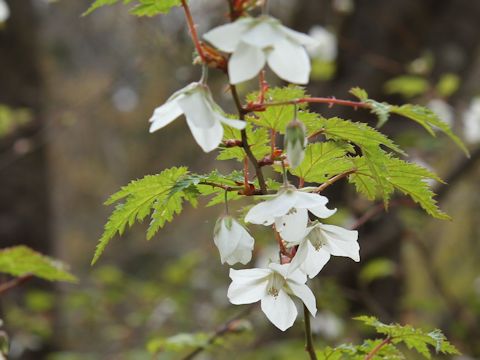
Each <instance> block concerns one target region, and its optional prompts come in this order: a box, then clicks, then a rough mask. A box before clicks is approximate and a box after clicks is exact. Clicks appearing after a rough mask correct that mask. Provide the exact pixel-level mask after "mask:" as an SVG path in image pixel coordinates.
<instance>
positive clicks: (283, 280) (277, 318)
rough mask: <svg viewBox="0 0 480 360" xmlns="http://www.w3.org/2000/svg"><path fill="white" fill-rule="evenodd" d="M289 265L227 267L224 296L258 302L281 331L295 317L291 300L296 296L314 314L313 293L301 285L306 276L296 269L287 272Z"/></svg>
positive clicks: (288, 325) (315, 307)
mask: <svg viewBox="0 0 480 360" xmlns="http://www.w3.org/2000/svg"><path fill="white" fill-rule="evenodd" d="M289 266H290V265H289V264H284V265H280V264H273V263H272V264H270V265H269V268H267V269H246V270H234V269H230V278H231V279H232V283H231V284H230V286H229V288H228V299H229V300H230V302H231V303H232V304H235V305H241V304H252V303H255V302H257V301H260V302H261V308H262V311H263V312H264V313H265V315H266V316H267V318H268V320H270V321H271V322H272V323H273V325H275V326H276V327H277V328H279V329H280V330H282V331H285V330H286V329H288V328H289V327H291V326H292V325H293V323H294V322H295V319H296V318H297V314H298V312H297V308H296V306H295V303H294V302H293V300H292V299H291V296H292V295H293V296H296V297H298V298H299V299H300V300H302V302H303V303H304V304H305V306H306V307H307V309H308V311H310V313H311V314H312V315H313V316H315V314H316V312H317V306H316V301H315V296H314V295H313V293H312V291H311V290H310V289H309V288H308V286H307V285H305V282H306V281H307V276H306V275H305V274H304V273H302V272H301V271H299V270H296V271H289Z"/></svg>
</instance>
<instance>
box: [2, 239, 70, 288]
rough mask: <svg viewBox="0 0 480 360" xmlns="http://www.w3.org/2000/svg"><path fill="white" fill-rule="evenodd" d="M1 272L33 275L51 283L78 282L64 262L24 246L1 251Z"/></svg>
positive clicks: (14, 274) (15, 274)
mask: <svg viewBox="0 0 480 360" xmlns="http://www.w3.org/2000/svg"><path fill="white" fill-rule="evenodd" d="M0 272H2V273H7V274H10V275H13V276H23V275H27V274H32V275H34V276H37V277H39V278H41V279H45V280H49V281H68V282H75V281H76V280H77V279H76V278H75V276H73V275H72V274H71V273H70V272H68V271H67V269H66V266H65V265H64V264H63V263H62V262H60V261H58V260H55V259H52V258H50V257H48V256H45V255H42V254H40V253H38V252H36V251H33V250H32V249H30V248H28V247H26V246H23V245H20V246H14V247H9V248H6V249H2V250H0Z"/></svg>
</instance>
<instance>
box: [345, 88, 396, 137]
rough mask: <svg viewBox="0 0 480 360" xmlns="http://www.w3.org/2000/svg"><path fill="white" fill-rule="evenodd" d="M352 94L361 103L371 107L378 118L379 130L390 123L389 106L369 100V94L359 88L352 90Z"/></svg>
mask: <svg viewBox="0 0 480 360" xmlns="http://www.w3.org/2000/svg"><path fill="white" fill-rule="evenodd" d="M350 94H352V95H354V96H356V97H357V98H358V99H359V100H360V101H362V102H364V103H367V104H369V105H370V111H371V112H372V113H373V114H375V115H376V116H377V118H378V123H377V128H380V127H382V126H383V125H384V124H385V123H386V122H387V121H388V119H389V117H390V105H389V104H387V103H380V102H378V101H375V100H372V99H369V98H368V94H367V92H366V91H365V90H363V89H361V88H359V87H355V88H353V89H350Z"/></svg>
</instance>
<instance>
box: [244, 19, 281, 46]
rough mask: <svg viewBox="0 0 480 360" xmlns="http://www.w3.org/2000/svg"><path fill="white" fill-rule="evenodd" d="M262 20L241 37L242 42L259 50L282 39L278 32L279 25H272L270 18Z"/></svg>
mask: <svg viewBox="0 0 480 360" xmlns="http://www.w3.org/2000/svg"><path fill="white" fill-rule="evenodd" d="M264 19H265V20H263V21H260V22H258V25H255V26H254V27H253V28H251V29H250V30H248V31H247V32H245V34H243V35H242V41H243V42H245V43H247V44H248V45H251V46H255V47H256V48H259V49H265V48H266V47H269V46H273V44H275V43H276V42H277V41H280V40H281V39H282V37H283V36H282V35H283V34H282V33H281V32H280V30H279V25H278V24H272V21H271V18H268V17H267V18H264Z"/></svg>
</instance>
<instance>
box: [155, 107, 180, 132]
mask: <svg viewBox="0 0 480 360" xmlns="http://www.w3.org/2000/svg"><path fill="white" fill-rule="evenodd" d="M182 114H183V111H182V109H181V108H180V106H178V104H177V102H176V101H167V102H166V103H165V104H163V105H162V106H159V107H158V108H156V109H155V111H154V112H153V115H152V117H151V118H150V120H149V121H150V122H151V123H152V124H151V125H150V132H151V133H152V132H154V131H157V130H158V129H161V128H163V127H164V126H166V125H168V124H170V123H171V122H172V121H173V120H175V119H176V118H178V117H179V116H180V115H182Z"/></svg>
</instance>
